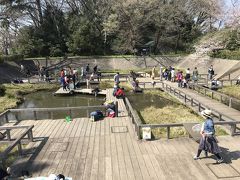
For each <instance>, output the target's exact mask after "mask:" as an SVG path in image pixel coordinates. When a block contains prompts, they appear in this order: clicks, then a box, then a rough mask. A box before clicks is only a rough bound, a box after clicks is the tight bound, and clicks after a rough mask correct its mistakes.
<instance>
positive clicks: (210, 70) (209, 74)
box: [208, 65, 214, 80]
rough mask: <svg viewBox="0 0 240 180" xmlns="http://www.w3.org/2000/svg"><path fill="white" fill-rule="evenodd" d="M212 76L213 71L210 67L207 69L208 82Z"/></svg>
mask: <svg viewBox="0 0 240 180" xmlns="http://www.w3.org/2000/svg"><path fill="white" fill-rule="evenodd" d="M213 75H214V70H213V65H211V66H210V67H209V68H208V79H209V80H212V78H213Z"/></svg>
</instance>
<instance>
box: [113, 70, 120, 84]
mask: <svg viewBox="0 0 240 180" xmlns="http://www.w3.org/2000/svg"><path fill="white" fill-rule="evenodd" d="M113 79H114V84H116V85H117V86H118V85H119V83H120V76H119V72H117V73H116V74H115V76H114V77H113Z"/></svg>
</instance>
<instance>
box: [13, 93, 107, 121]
mask: <svg viewBox="0 0 240 180" xmlns="http://www.w3.org/2000/svg"><path fill="white" fill-rule="evenodd" d="M104 101H105V97H104V96H99V97H95V96H92V95H74V96H54V95H53V93H52V92H48V91H47V92H46V91H39V92H35V93H32V94H28V95H26V96H24V102H23V103H22V104H20V105H19V106H18V107H17V108H19V109H25V108H56V107H78V106H98V105H102V104H103V103H104ZM89 113H90V112H89ZM67 115H68V113H67V112H55V113H53V119H63V118H65V117H66V116H67ZM86 115H87V114H86V110H76V111H73V112H72V116H73V117H86ZM37 117H38V119H48V118H49V116H48V114H47V113H46V112H43V113H40V112H39V113H37ZM9 118H10V119H16V117H15V115H12V116H11V117H9ZM18 119H33V113H32V112H23V113H21V114H20V115H18Z"/></svg>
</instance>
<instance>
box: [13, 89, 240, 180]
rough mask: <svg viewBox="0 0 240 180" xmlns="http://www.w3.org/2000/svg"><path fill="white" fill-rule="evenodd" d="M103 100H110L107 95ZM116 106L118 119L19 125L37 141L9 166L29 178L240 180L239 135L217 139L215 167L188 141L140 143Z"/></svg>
mask: <svg viewBox="0 0 240 180" xmlns="http://www.w3.org/2000/svg"><path fill="white" fill-rule="evenodd" d="M107 99H114V98H113V97H112V96H111V91H108V92H107ZM118 102H119V110H120V114H119V117H117V118H105V119H104V120H101V121H96V122H91V121H90V119H88V118H77V119H74V120H73V121H72V122H71V123H67V122H65V121H64V120H63V119H62V120H39V121H34V120H28V121H21V123H20V125H34V129H33V135H34V138H35V141H36V142H34V143H31V144H29V145H28V151H27V152H32V154H28V156H26V157H25V158H22V159H21V161H19V164H18V163H16V164H15V166H14V167H13V168H15V169H17V170H18V172H19V171H21V170H22V169H24V170H26V169H27V170H29V171H30V173H32V174H33V176H48V175H49V174H51V173H56V174H58V173H61V174H64V175H65V176H68V177H72V178H73V179H74V180H81V179H83V180H89V179H90V180H92V179H95V180H105V179H107V180H108V179H109V180H118V179H122V180H134V179H136V180H141V179H142V180H148V179H156V180H164V179H166V180H169V179H170V180H171V179H173V180H176V179H177V180H193V179H194V180H195V179H196V180H205V179H206V180H208V179H211V180H215V179H219V178H228V179H240V159H239V158H240V151H239V149H240V143H239V142H240V137H230V136H226V137H219V145H220V146H221V147H224V148H222V150H223V156H224V158H225V160H226V163H223V164H215V160H214V159H213V158H212V157H211V156H210V158H203V159H200V160H197V161H194V160H193V156H194V155H195V153H196V150H197V147H198V144H197V143H195V142H194V141H193V140H191V139H189V138H179V139H171V140H165V139H161V140H157V141H138V140H137V137H136V134H135V132H134V129H133V125H132V124H131V120H130V118H129V117H128V116H127V111H126V109H125V106H124V104H123V101H122V100H118ZM18 133H19V132H18V131H16V132H15V133H13V137H14V136H17V135H18ZM24 160H28V161H27V162H25V161H24Z"/></svg>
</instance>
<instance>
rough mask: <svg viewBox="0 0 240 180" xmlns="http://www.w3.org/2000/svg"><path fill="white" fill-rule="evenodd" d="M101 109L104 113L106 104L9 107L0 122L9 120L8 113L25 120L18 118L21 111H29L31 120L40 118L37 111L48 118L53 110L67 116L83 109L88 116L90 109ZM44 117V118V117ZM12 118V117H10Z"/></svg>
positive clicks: (116, 111)
mask: <svg viewBox="0 0 240 180" xmlns="http://www.w3.org/2000/svg"><path fill="white" fill-rule="evenodd" d="M96 109H97V110H102V111H103V112H104V113H105V114H106V106H79V107H57V108H28V109H9V110H8V111H6V112H4V113H2V114H1V115H0V122H1V121H2V124H4V123H8V122H9V119H10V118H9V115H10V114H12V115H14V116H15V118H16V121H21V120H26V119H20V116H19V114H20V113H23V112H28V113H31V114H32V116H31V118H30V119H31V120H40V119H41V118H40V117H39V116H38V113H44V114H47V115H48V119H54V116H53V113H54V112H55V113H56V112H59V113H61V112H67V114H68V115H69V116H71V117H72V116H73V112H74V111H78V110H85V111H86V116H85V117H89V114H90V110H92V111H94V110H96ZM115 113H116V115H117V114H118V103H117V102H115ZM44 119H45V118H44ZM11 120H12V119H11Z"/></svg>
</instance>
